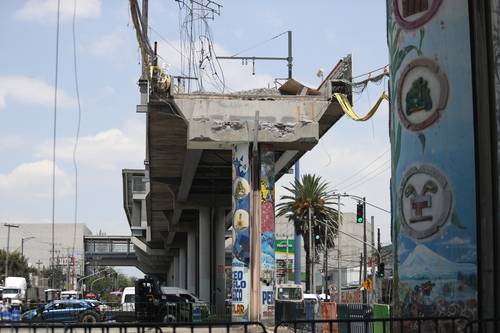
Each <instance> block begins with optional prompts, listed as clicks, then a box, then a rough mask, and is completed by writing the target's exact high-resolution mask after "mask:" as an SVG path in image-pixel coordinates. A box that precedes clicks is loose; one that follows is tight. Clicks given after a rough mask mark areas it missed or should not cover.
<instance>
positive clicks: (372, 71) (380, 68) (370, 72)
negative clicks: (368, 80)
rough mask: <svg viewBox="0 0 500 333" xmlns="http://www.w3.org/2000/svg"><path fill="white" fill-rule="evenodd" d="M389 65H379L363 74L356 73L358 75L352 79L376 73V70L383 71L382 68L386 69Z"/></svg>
mask: <svg viewBox="0 0 500 333" xmlns="http://www.w3.org/2000/svg"><path fill="white" fill-rule="evenodd" d="M387 66H389V65H385V66H382V67H379V68H376V69H373V70H371V71H369V72H366V73H363V74H359V75H356V76H354V77H353V78H352V79H353V80H354V79H357V78H360V77H363V76H367V75H369V74H373V73H375V72H378V71H381V70H382V69H385V68H386V67H387Z"/></svg>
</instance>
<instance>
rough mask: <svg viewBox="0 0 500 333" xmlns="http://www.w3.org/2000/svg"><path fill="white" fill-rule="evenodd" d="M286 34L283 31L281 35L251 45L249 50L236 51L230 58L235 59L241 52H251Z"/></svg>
mask: <svg viewBox="0 0 500 333" xmlns="http://www.w3.org/2000/svg"><path fill="white" fill-rule="evenodd" d="M286 33H288V31H284V32H282V33H280V34H278V35H276V36H274V37H271V38H269V39H266V40H264V41H261V42H259V43H257V44H255V45H253V46H250V47H249V48H246V49H244V50H241V51H238V52H236V53H235V54H233V55H232V56H231V57H236V56H238V55H240V54H242V53H243V52H246V51H250V50H253V49H255V48H256V47H259V46H261V45H264V44H266V43H267V42H270V41H272V40H274V39H277V38H279V37H281V36H283V35H284V34H286Z"/></svg>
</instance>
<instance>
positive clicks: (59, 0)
mask: <svg viewBox="0 0 500 333" xmlns="http://www.w3.org/2000/svg"><path fill="white" fill-rule="evenodd" d="M60 11H61V0H57V27H56V56H55V73H54V119H53V133H52V261H51V267H52V270H51V271H52V272H51V274H52V281H51V282H52V283H51V285H52V288H54V287H55V285H54V263H55V262H54V252H55V247H54V238H55V212H56V140H57V83H58V78H59V16H60Z"/></svg>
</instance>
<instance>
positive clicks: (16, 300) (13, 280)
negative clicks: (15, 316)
mask: <svg viewBox="0 0 500 333" xmlns="http://www.w3.org/2000/svg"><path fill="white" fill-rule="evenodd" d="M2 301H3V304H7V303H8V304H11V305H12V306H23V305H24V304H25V303H26V278H24V277H18V276H8V277H6V278H5V287H4V289H3V295H2Z"/></svg>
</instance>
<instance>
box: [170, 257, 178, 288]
mask: <svg viewBox="0 0 500 333" xmlns="http://www.w3.org/2000/svg"><path fill="white" fill-rule="evenodd" d="M172 266H173V281H172V282H173V285H174V286H176V287H179V254H177V255H175V256H174V259H173V261H172Z"/></svg>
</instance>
